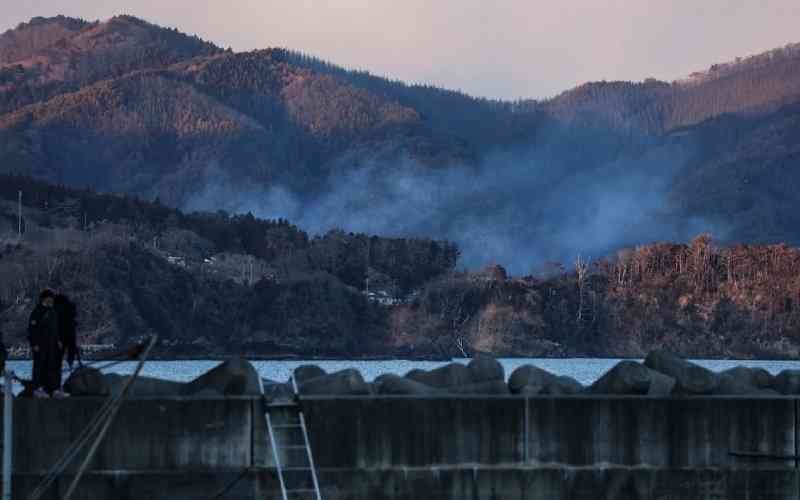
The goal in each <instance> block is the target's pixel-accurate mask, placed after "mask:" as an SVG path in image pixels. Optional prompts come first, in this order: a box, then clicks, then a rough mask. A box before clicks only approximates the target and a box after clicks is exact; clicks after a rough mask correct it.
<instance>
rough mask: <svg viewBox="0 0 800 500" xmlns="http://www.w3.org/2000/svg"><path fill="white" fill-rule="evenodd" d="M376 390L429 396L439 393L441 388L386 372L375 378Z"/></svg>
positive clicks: (388, 393)
mask: <svg viewBox="0 0 800 500" xmlns="http://www.w3.org/2000/svg"><path fill="white" fill-rule="evenodd" d="M375 392H376V393H377V394H386V395H409V396H428V395H431V394H436V393H439V392H440V390H439V389H435V388H433V387H431V386H428V385H425V384H421V383H419V382H416V381H414V380H411V379H407V378H405V377H401V376H399V375H392V374H384V375H381V376H380V377H378V378H377V379H375Z"/></svg>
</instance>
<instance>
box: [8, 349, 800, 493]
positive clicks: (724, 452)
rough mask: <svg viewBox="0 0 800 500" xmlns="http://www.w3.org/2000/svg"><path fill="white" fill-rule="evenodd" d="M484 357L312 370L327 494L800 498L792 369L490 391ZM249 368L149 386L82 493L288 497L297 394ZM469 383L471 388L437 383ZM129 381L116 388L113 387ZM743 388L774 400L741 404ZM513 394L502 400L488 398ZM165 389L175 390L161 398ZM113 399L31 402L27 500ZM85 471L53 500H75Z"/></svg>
mask: <svg viewBox="0 0 800 500" xmlns="http://www.w3.org/2000/svg"><path fill="white" fill-rule="evenodd" d="M473 361H474V363H472V364H471V365H470V366H466V367H464V366H463V365H461V366H462V367H463V368H464V369H466V370H468V372H464V371H462V369H461V368H452V367H450V368H448V367H444V368H440V369H437V370H438V371H437V370H431V371H428V372H424V373H420V372H417V373H410V374H409V376H407V377H396V376H391V377H383V378H382V379H379V380H376V381H375V382H373V383H371V384H365V385H361V384H362V383H363V380H361V381H359V380H358V378H359V377H358V376H357V372H356V373H353V372H347V373H336V374H325V373H320V371H319V369H314V368H313V367H304V368H303V369H298V371H297V373H296V375H297V377H298V379H301V380H299V382H300V384H299V385H300V392H301V394H302V397H301V398H300V399H299V404H300V406H301V408H302V410H303V412H304V415H305V419H306V422H307V426H308V431H309V437H310V441H311V448H312V450H313V456H314V460H315V464H316V467H317V470H318V473H319V481H320V486H321V490H322V497H323V498H325V499H327V500H350V499H353V500H355V499H370V500H383V499H387V500H399V499H403V500H411V499H451V500H456V499H458V500H463V499H503V500H517V499H526V500H539V499H542V500H544V499H546V500H561V499H563V500H567V499H569V500H576V499H577V500H583V499H585V500H589V499H592V500H595V499H598V498H604V499H626V500H627V499H666V498H669V499H673V500H675V499H677V500H683V499H686V500H689V499H692V500H696V499H721V498H725V499H745V498H759V499H781V500H784V499H785V500H797V499H800V467H799V466H798V465H799V464H798V457H797V455H798V436H800V434H799V433H798V432H799V431H800V429H799V428H798V426H799V425H800V397H798V396H797V395H796V394H792V393H793V392H795V391H796V389H797V386H796V385H795V383H794V382H793V380H794V379H792V378H791V377H790V375H792V374H789V373H786V374H781V375H779V376H777V377H774V376H767V377H762V376H763V373H760V372H758V371H753V370H747V371H744V370H738V371H732V372H728V373H722V374H720V373H715V372H708V373H706V372H705V371H703V370H704V369H700V370H698V369H697V368H696V365H691V364H690V363H686V362H683V361H682V360H680V359H679V358H677V357H674V356H669V355H668V354H667V353H656V354H654V355H653V356H649V357H648V359H647V360H645V363H643V364H639V363H633V362H622V363H620V364H618V365H617V366H616V367H615V368H614V369H612V370H611V371H609V372H608V374H606V376H604V377H601V379H599V380H598V381H597V382H596V383H595V384H593V385H592V386H591V387H589V388H579V387H577V386H574V385H573V384H570V383H568V381H566V380H563V379H562V380H560V381H556V380H557V377H554V376H553V377H554V378H552V379H550V378H549V377H548V376H547V374H546V372H545V373H542V372H541V371H540V370H538V369H536V368H535V367H528V368H525V369H524V370H523V369H522V368H520V369H518V371H517V372H515V373H513V374H511V377H510V378H509V379H508V382H505V381H503V382H501V383H497V380H485V381H483V382H479V381H477V380H476V379H475V377H479V376H481V374H482V373H483V374H484V375H485V374H489V373H490V372H491V371H492V370H493V369H495V368H496V366H495V367H494V368H492V367H493V366H494V365H493V363H492V362H491V359H489V358H488V357H485V358H483V359H481V360H473ZM670 363H672V364H670ZM648 365H649V366H648ZM656 365H658V366H659V367H660V369H661V370H664V371H663V372H662V371H657V370H655V369H654V368H651V367H650V366H656ZM448 366H449V365H448ZM247 367H248V364H247V363H243V362H233V363H228V364H225V365H222V366H221V367H219V368H218V369H215V370H214V371H212V372H209V374H206V375H204V376H203V377H201V378H199V379H198V380H195V381H193V382H190V383H188V384H175V383H164V384H162V383H159V382H154V381H152V380H151V381H148V380H143V381H141V382H142V383H141V384H139V381H137V384H139V385H138V387H137V391H135V392H134V393H133V394H132V395H131V398H128V399H126V400H125V402H124V404H123V405H122V407H121V409H120V412H119V414H118V415H117V417H116V419H115V421H114V423H113V425H112V427H111V429H110V431H109V433H108V435H107V437H106V438H105V440H103V442H102V443H101V445H100V447H99V449H98V452H97V454H96V456H95V457H94V459H93V461H92V462H91V464H90V467H89V472H88V473H87V474H86V476H85V477H84V478H83V479H82V480H81V485H80V487H79V489H78V490H77V494H76V496H75V497H73V498H81V499H87V500H88V499H97V498H119V499H129V498H130V499H133V498H136V499H159V500H160V499H170V500H180V499H205V498H208V499H209V500H210V499H212V498H231V499H233V498H235V499H256V498H259V499H263V498H276V499H277V498H281V497H280V487H279V484H278V479H277V474H276V468H275V461H274V458H273V450H272V449H271V447H270V445H269V443H270V439H269V437H268V433H267V424H266V419H265V414H266V413H267V412H269V414H270V416H271V418H272V422H273V425H280V424H281V423H282V422H285V421H286V419H288V418H291V415H290V410H287V409H286V407H282V406H273V405H272V403H274V402H275V401H279V400H283V399H284V398H285V396H286V393H285V387H284V386H283V384H278V385H273V386H270V385H269V382H268V381H267V382H266V385H264V384H265V382H264V381H259V382H257V383H256V385H261V386H263V388H264V392H265V393H266V396H265V397H261V396H257V395H252V394H249V393H251V392H252V391H253V390H254V387H253V380H251V378H250V377H248V376H246V375H244V374H246V373H248V372H249V370H248V369H247ZM481 367H482V368H481ZM250 368H252V367H250ZM226 372H227V373H226ZM253 372H254V371H253ZM665 372H668V373H672V374H673V375H675V376H670V375H668V374H667V373H665ZM453 373H459V374H460V375H452V374H453ZM495 373H496V372H495ZM447 374H449V375H447ZM496 374H497V373H496ZM688 374H691V375H692V377H689V376H688ZM444 375H447V376H444ZM467 375H469V376H471V377H473V378H472V379H470V380H469V384H467V385H469V386H471V387H472V389H471V390H472V391H473V393H468V394H465V393H461V394H459V393H455V392H454V391H453V390H445V389H443V388H441V387H439V388H437V387H435V385H436V384H442V383H444V382H443V381H446V380H449V381H451V382H454V381H455V380H456V379H457V377H464V376H467ZM498 375H499V374H498ZM767 375H769V374H767ZM448 377H449V378H448ZM647 377H649V379H647ZM704 377H705V378H704ZM736 377H738V378H736ZM120 378H121V377H119V376H115V377H113V378H112V379H111V380H108V381H107V386H106V388H107V389H108V390H109V393H113V392H114V390H115V384H116V383H117V382H118V379H120ZM415 378H416V379H417V380H414V379H415ZM89 379H90V377H86V378H85V380H84V384H83V386H82V388H83V389H84V390H87V389H89V388H90V386H91V384H89V383H88V381H89ZM400 379H402V380H400ZM646 379H647V380H646ZM424 380H427V383H426V382H424ZM537 380H538V381H544V383H541V384H539V385H537V384H538V382H537ZM734 381H736V382H737V383H734ZM462 382H467V380H466V379H462ZM745 383H750V384H753V387H755V386H756V385H758V384H769V385H770V386H771V387H772V388H755V389H754V391H751V392H749V393H744V392H742V393H741V394H738V395H737V394H731V392H733V391H734V390H735V389H736V388H738V389H741V388H742V387H744V386H743V385H740V384H745ZM417 384H418V385H417ZM480 384H484V385H483V386H482V387H483V389H479V388H478V387H479V385H480ZM520 384H521V385H520ZM75 385H76V386H77V385H78V384H77V381H76V383H75ZM387 385H388V387H395V388H398V387H399V388H405V389H403V390H405V391H406V392H408V391H410V390H411V389H414V390H426V389H425V388H426V387H427V388H428V389H427V390H429V391H430V392H429V393H427V394H395V395H390V394H385V392H386V390H387V389H383V390H381V389H380V388H381V387H383V386H387ZM501 385H504V386H505V387H506V388H507V389H506V391H505V393H503V394H498V393H494V394H491V393H490V392H492V391H495V392H500V389H499V388H500V387H501ZM656 386H657V387H658V389H657V390H656V389H654V387H656ZM537 387H540V388H537ZM546 387H549V389H547V388H546ZM556 387H561V389H559V390H557V389H556ZM568 387H572V388H573V389H574V391H573V390H570V389H567V388H568ZM76 388H77V387H76ZM324 388H327V390H329V391H330V392H331V394H322V392H323V389H324ZM777 388H781V389H783V392H781V391H779V390H778V389H777ZM738 389H737V390H738ZM259 390H261V387H259ZM363 390H366V393H363V394H346V392H358V391H363ZM395 390H396V392H401V391H400V389H395ZM168 391H175V393H174V394H173V395H171V396H164V395H158V394H157V393H159V392H168ZM481 391H483V392H484V393H483V394H480V393H479V392H481ZM691 391H695V392H696V393H691ZM703 391H706V392H707V393H705V394H700V393H697V392H703ZM382 392H384V393H382ZM721 392H728V393H727V394H721ZM148 393H149V394H150V395H147V394H148ZM312 393H315V394H312ZM103 401H104V398H102V397H98V396H84V397H80V396H74V397H72V398H70V399H68V400H35V399H26V398H16V400H15V401H14V421H15V426H14V476H13V480H14V498H26V497H27V494H28V492H30V491H31V489H32V488H34V487H35V485H36V484H38V482H39V481H40V480H41V479H42V477H43V476H44V475H45V474H46V473H47V471H48V470H49V469H50V468H51V467H52V465H53V464H54V463H55V462H56V460H57V459H58V458H59V457H60V456H61V455H62V454H63V452H64V451H65V450H67V449H68V447H69V446H70V444H71V443H72V442H73V441H74V439H75V437H76V436H77V435H78V434H79V433H80V431H81V430H82V429H83V428H84V426H85V425H86V422H87V421H89V420H90V419H91V418H92V416H93V415H94V414H95V413H96V412H97V411H98V409H99V408H100V407H101V406H102V404H103ZM286 432H290V431H289V430H288V429H287V430H286ZM290 440H291V438H290V437H289V436H284V439H283V441H284V442H289V441H290ZM296 453H298V452H297V451H296V450H293V449H284V450H279V453H278V457H279V459H280V461H281V462H282V463H283V465H284V466H290V467H291V466H293V465H295V466H299V464H300V462H301V460H302V458H303V457H302V456H299V455H297V454H296ZM75 470H76V469H75V467H72V468H68V469H67V470H66V471H65V473H64V475H62V476H61V477H60V478H59V480H58V481H57V483H56V485H55V486H54V487H53V488H52V489H51V490H50V492H49V496H46V497H45V498H52V499H56V498H60V496H59V495H60V494H61V493H63V491H64V490H65V488H66V487H67V486H68V485H69V482H70V481H71V479H72V475H73V474H74V473H75ZM220 494H222V496H218V495H220ZM309 498H311V496H309Z"/></svg>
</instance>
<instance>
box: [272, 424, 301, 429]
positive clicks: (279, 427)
mask: <svg viewBox="0 0 800 500" xmlns="http://www.w3.org/2000/svg"><path fill="white" fill-rule="evenodd" d="M272 428H273V429H302V428H303V426H302V425H300V424H292V425H288V424H287V425H273V426H272Z"/></svg>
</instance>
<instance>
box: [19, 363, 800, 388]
mask: <svg viewBox="0 0 800 500" xmlns="http://www.w3.org/2000/svg"><path fill="white" fill-rule="evenodd" d="M453 361H457V362H463V363H467V362H468V361H469V360H466V359H454V360H453ZM619 361H620V360H619V359H595V358H574V359H537V358H530V359H500V362H501V363H502V364H503V366H504V367H505V370H506V376H508V375H509V374H511V372H512V371H514V369H516V368H517V367H518V366H521V365H524V364H529V363H530V364H535V365H536V366H538V367H540V368H543V369H545V370H548V371H550V372H552V373H555V374H557V375H568V376H570V377H574V378H575V379H577V380H578V381H579V382H580V383H582V384H591V383H592V382H594V381H595V380H597V378H599V377H600V376H601V375H602V374H603V373H605V372H606V371H607V370H608V369H609V368H611V367H612V366H614V364H616V363H617V362H619ZM694 362H696V363H699V364H700V365H703V366H705V367H707V368H709V369H711V370H714V371H722V370H725V369H728V368H732V367H734V366H750V367H760V368H765V369H766V370H768V371H769V372H771V373H778V372H780V371H781V370H784V369H786V368H792V369H800V361H761V360H746V361H739V360H694ZM219 363H220V362H219V361H209V360H194V361H150V362H148V363H147V364H145V367H144V370H143V373H142V374H143V375H145V376H148V377H158V378H163V379H168V380H176V381H181V382H185V381H189V380H192V379H194V378H195V377H197V376H199V375H202V374H203V373H205V372H207V371H208V370H210V369H212V368H214V367H215V366H217V365H218V364H219ZM308 363H313V364H316V365H319V366H321V367H322V368H324V369H325V370H327V371H328V372H332V371H336V370H343V369H345V368H357V369H358V370H360V371H361V374H362V375H363V376H364V378H365V379H366V380H373V379H374V378H375V377H377V376H378V375H381V374H382V373H394V374H397V375H405V374H406V373H407V372H408V371H409V370H412V369H414V368H422V369H425V370H429V369H432V368H436V367H438V366H442V365H444V364H446V363H445V362H435V361H406V360H390V361H254V362H253V365H254V366H255V367H256V369H257V370H258V372H259V373H260V374H261V376H262V377H263V378H268V379H271V380H279V381H286V380H288V379H289V377H290V375H291V374H292V371H293V370H294V369H295V368H296V367H298V366H300V365H303V364H308ZM8 366H9V368H11V369H12V370H14V371H15V372H16V373H17V375H18V376H20V377H22V378H29V377H30V373H31V362H30V361H9V362H8ZM135 366H136V363H135V362H129V363H122V364H120V365H117V366H114V367H112V368H109V369H108V370H104V371H107V372H113V373H120V374H129V373H132V372H133V370H134V368H135Z"/></svg>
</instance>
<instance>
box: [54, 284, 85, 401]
mask: <svg viewBox="0 0 800 500" xmlns="http://www.w3.org/2000/svg"><path fill="white" fill-rule="evenodd" d="M53 306H54V307H55V310H56V313H57V314H58V318H59V321H60V330H59V333H60V334H61V335H60V340H61V343H60V344H59V345H60V346H61V356H62V359H63V355H64V354H66V355H67V364H68V365H69V367H70V369H71V368H72V365H73V363H74V362H75V359H76V358H78V364H80V353H79V351H78V343H77V339H76V335H75V328H76V319H77V315H78V314H77V307H76V306H75V303H74V302H72V301H71V300H70V299H69V297H67V296H66V295H64V294H63V293H59V294H58V295H56V296H55V298H54V301H53ZM60 373H61V372H60V371H59V374H60ZM59 376H60V375H59ZM60 380H61V379H60V378H59V385H60Z"/></svg>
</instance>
